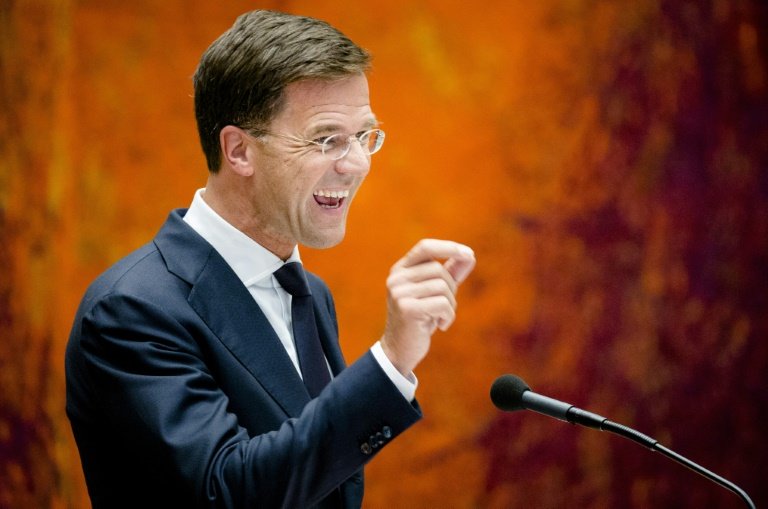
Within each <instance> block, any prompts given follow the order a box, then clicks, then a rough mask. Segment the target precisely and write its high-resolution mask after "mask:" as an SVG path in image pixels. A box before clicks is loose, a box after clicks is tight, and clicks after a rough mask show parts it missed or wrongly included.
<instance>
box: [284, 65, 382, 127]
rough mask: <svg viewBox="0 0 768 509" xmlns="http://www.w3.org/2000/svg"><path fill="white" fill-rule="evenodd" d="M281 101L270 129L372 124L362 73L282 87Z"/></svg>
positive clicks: (366, 86)
mask: <svg viewBox="0 0 768 509" xmlns="http://www.w3.org/2000/svg"><path fill="white" fill-rule="evenodd" d="M283 100H284V103H283V108H282V109H281V111H280V112H279V113H278V114H277V115H276V117H275V118H274V121H273V126H284V127H286V128H292V129H311V128H314V127H319V126H327V125H336V124H338V127H340V128H343V127H346V126H348V127H350V128H352V129H357V127H358V126H357V124H361V123H362V124H370V123H371V122H375V118H374V115H373V112H372V111H371V105H370V97H369V93H368V80H367V79H366V77H365V76H364V75H362V74H360V75H354V76H350V77H346V78H342V79H338V80H332V81H326V80H304V81H297V82H294V83H291V84H289V85H288V86H287V87H286V88H285V95H284V99H283ZM352 124H353V125H352Z"/></svg>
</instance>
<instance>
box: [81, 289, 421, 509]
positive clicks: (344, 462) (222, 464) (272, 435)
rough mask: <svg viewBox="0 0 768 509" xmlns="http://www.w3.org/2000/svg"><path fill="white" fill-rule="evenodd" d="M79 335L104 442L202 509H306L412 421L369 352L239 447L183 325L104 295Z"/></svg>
mask: <svg viewBox="0 0 768 509" xmlns="http://www.w3.org/2000/svg"><path fill="white" fill-rule="evenodd" d="M331 306H332V304H331ZM80 326H81V335H80V337H81V339H80V347H81V349H82V359H83V365H84V366H85V367H84V373H83V374H84V376H86V378H87V380H88V383H89V384H90V385H91V386H92V387H97V388H98V390H97V391H93V394H99V395H101V396H99V397H101V398H103V400H102V401H100V402H99V405H101V407H102V409H103V412H104V413H105V415H106V416H107V420H108V421H109V422H110V423H111V424H112V425H113V426H114V432H115V439H116V440H121V439H127V437H130V438H129V439H130V441H131V443H132V444H135V447H137V448H144V449H146V451H145V452H148V453H151V454H152V457H153V458H156V461H157V464H155V465H153V467H152V468H155V469H156V470H157V471H158V472H159V473H160V475H167V476H168V479H169V482H171V480H174V479H176V480H177V481H178V482H179V483H180V484H181V485H183V486H186V487H187V489H189V490H190V491H191V492H193V493H195V494H196V495H195V498H196V499H197V500H199V501H203V502H204V503H202V504H201V506H207V507H255V506H265V507H308V506H311V505H313V504H315V503H317V502H318V501H320V500H321V499H322V498H323V497H325V496H326V495H327V494H328V493H330V492H331V491H332V490H333V489H335V488H336V487H337V486H339V485H340V484H341V483H342V482H344V481H345V480H346V479H347V478H349V477H350V476H351V475H352V474H354V473H355V472H356V471H357V470H359V469H360V468H361V466H362V465H364V464H365V463H366V462H367V461H369V460H370V459H371V458H372V457H373V456H375V454H376V453H377V452H378V451H379V450H381V447H382V446H384V445H385V444H386V443H387V442H389V441H390V440H391V439H392V438H394V437H396V436H397V435H398V434H400V433H401V432H402V431H404V430H405V429H407V428H408V427H409V426H411V425H412V424H413V423H414V422H416V421H417V420H418V419H419V418H420V416H421V413H420V410H419V408H418V405H417V404H413V405H412V404H409V403H408V402H406V401H405V400H404V398H403V397H402V395H401V394H400V393H399V392H398V390H397V389H396V388H395V387H394V386H393V385H392V383H391V382H390V381H389V380H388V378H387V377H386V375H385V374H384V373H383V371H382V370H381V368H380V367H379V365H378V364H377V362H376V361H375V360H374V359H373V356H372V355H371V354H370V352H369V353H367V354H366V355H364V356H363V357H361V358H360V359H359V360H358V361H357V362H355V363H354V364H352V365H351V366H349V367H348V368H347V369H345V370H344V371H343V372H341V373H340V374H339V376H337V377H336V378H334V380H333V381H332V382H331V383H330V384H329V385H328V386H327V387H326V388H325V389H324V390H323V392H322V393H321V394H320V396H318V398H316V399H315V400H313V401H311V402H309V403H308V404H307V405H306V407H305V408H304V409H303V411H302V413H301V415H300V416H299V417H297V418H292V419H288V420H286V421H285V422H283V424H282V425H281V426H280V427H279V428H278V429H276V430H274V431H271V432H269V433H265V434H262V435H258V436H253V437H250V436H249V435H248V433H247V432H246V430H245V429H244V428H242V427H241V426H239V425H238V421H237V417H236V416H235V415H234V414H233V413H231V412H230V411H228V398H227V396H226V394H225V393H224V392H222V390H221V389H220V388H219V387H218V386H217V384H216V381H215V379H214V376H213V375H212V374H211V373H210V372H209V369H208V367H207V365H206V363H205V361H204V358H205V352H204V351H202V347H201V346H200V345H198V343H197V342H196V340H195V337H193V335H192V333H190V328H189V327H188V324H185V323H182V322H180V321H179V320H178V319H177V318H174V317H173V316H171V315H170V314H169V313H167V312H166V311H165V310H164V309H163V308H162V306H160V305H157V304H154V303H150V302H146V301H144V300H141V299H139V298H136V297H127V296H120V295H110V296H107V297H105V298H103V299H101V300H100V301H99V302H97V303H96V304H95V305H94V306H93V307H92V308H91V309H90V311H88V312H87V313H85V314H84V315H83V318H82V321H81V324H80ZM105 395H108V397H107V396H105Z"/></svg>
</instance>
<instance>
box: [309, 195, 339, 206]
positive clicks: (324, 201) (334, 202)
mask: <svg viewBox="0 0 768 509" xmlns="http://www.w3.org/2000/svg"><path fill="white" fill-rule="evenodd" d="M315 201H316V202H317V203H319V204H320V205H323V206H325V207H338V206H339V202H340V201H341V199H340V198H331V197H329V196H317V195H316V196H315Z"/></svg>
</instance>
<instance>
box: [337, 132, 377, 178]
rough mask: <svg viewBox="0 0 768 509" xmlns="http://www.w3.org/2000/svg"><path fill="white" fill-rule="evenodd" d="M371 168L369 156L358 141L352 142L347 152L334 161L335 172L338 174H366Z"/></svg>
mask: <svg viewBox="0 0 768 509" xmlns="http://www.w3.org/2000/svg"><path fill="white" fill-rule="evenodd" d="M370 168H371V154H369V153H368V152H367V151H366V150H365V149H364V148H363V146H362V145H361V144H360V141H359V140H356V139H355V140H353V141H352V143H351V144H350V147H349V152H347V154H346V155H345V156H344V157H342V158H341V159H339V160H338V161H336V171H337V172H339V173H356V174H366V173H368V170H370Z"/></svg>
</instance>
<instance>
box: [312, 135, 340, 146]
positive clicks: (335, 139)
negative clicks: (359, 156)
mask: <svg viewBox="0 0 768 509" xmlns="http://www.w3.org/2000/svg"><path fill="white" fill-rule="evenodd" d="M315 141H317V142H318V143H319V144H320V145H322V146H323V147H325V150H334V149H338V148H340V147H342V146H343V145H344V143H345V142H346V140H345V139H344V136H343V135H341V134H332V135H331V136H323V137H322V138H317V139H316V140H315Z"/></svg>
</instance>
